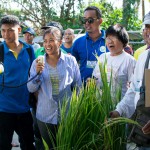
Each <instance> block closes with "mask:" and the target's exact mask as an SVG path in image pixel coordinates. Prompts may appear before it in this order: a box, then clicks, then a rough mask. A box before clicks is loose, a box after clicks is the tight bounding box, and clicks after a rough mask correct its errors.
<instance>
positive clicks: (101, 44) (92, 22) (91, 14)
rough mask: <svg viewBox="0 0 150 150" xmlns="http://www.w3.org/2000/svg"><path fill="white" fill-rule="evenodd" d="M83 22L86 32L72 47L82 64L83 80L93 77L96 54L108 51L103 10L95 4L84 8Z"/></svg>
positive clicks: (73, 52) (74, 54)
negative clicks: (103, 24) (103, 28)
mask: <svg viewBox="0 0 150 150" xmlns="http://www.w3.org/2000/svg"><path fill="white" fill-rule="evenodd" d="M82 23H83V25H84V28H85V30H86V34H85V35H84V36H82V37H80V38H78V39H77V40H76V41H75V42H74V44H73V48H72V55H73V56H75V58H76V60H77V61H78V62H79V64H80V72H81V78H82V81H84V83H85V81H86V80H87V78H91V77H92V72H93V69H94V68H95V65H96V63H97V59H96V57H95V55H98V56H100V55H101V54H102V53H104V52H106V51H108V49H107V48H106V46H105V31H104V30H100V29H99V28H100V25H101V23H102V13H101V10H100V9H99V8H97V7H95V6H89V7H87V8H86V9H85V10H84V16H83V18H82Z"/></svg>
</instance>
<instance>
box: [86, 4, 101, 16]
mask: <svg viewBox="0 0 150 150" xmlns="http://www.w3.org/2000/svg"><path fill="white" fill-rule="evenodd" d="M87 10H95V12H96V16H97V18H98V19H100V18H102V12H101V10H100V9H99V8H98V7H96V6H88V7H87V8H85V10H84V12H85V11H87Z"/></svg>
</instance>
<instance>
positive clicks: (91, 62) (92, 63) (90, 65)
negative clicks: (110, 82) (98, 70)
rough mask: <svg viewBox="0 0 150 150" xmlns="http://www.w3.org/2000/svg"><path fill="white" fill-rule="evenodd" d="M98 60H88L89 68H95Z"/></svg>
mask: <svg viewBox="0 0 150 150" xmlns="http://www.w3.org/2000/svg"><path fill="white" fill-rule="evenodd" d="M96 63H97V61H87V64H86V67H87V68H95V66H96Z"/></svg>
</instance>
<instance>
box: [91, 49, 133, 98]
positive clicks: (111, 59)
mask: <svg viewBox="0 0 150 150" xmlns="http://www.w3.org/2000/svg"><path fill="white" fill-rule="evenodd" d="M99 61H100V62H101V63H102V64H104V63H105V61H107V65H106V72H107V81H108V83H109V82H110V79H111V75H112V94H113V93H114V94H115V91H116V90H117V88H119V87H121V97H123V96H124V95H125V93H126V91H127V84H128V82H130V81H131V76H132V74H133V70H134V67H135V63H136V61H135V59H134V57H133V56H131V55H129V54H128V53H126V52H124V51H123V53H121V54H120V55H118V56H111V55H110V52H108V53H104V54H102V55H100V57H99ZM93 76H94V77H96V78H97V79H98V82H97V83H98V84H100V85H102V81H101V75H100V70H99V65H98V63H97V65H96V67H95V69H94V71H93Z"/></svg>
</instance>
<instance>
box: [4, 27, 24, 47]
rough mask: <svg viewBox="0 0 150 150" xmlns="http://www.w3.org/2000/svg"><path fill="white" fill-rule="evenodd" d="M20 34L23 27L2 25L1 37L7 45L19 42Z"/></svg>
mask: <svg viewBox="0 0 150 150" xmlns="http://www.w3.org/2000/svg"><path fill="white" fill-rule="evenodd" d="M20 32H21V27H20V26H19V25H13V24H2V26H1V35H2V38H3V39H4V40H5V41H6V43H7V44H11V43H14V42H15V41H18V38H19V33H20Z"/></svg>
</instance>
